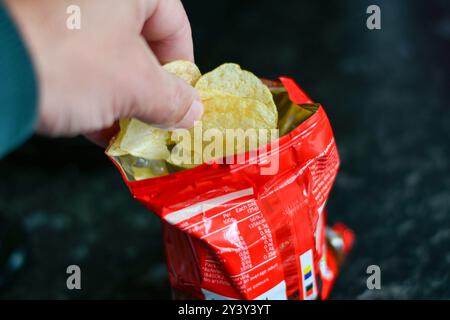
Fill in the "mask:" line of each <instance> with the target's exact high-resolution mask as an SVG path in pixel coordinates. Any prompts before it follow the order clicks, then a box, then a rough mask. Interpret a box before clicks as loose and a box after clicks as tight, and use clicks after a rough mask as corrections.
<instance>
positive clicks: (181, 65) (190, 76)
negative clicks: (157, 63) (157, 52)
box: [163, 60, 202, 86]
mask: <svg viewBox="0 0 450 320" xmlns="http://www.w3.org/2000/svg"><path fill="white" fill-rule="evenodd" d="M163 68H164V69H165V70H166V71H168V72H170V73H173V74H174V75H176V76H178V77H180V78H181V79H183V80H184V81H186V82H187V83H189V84H190V85H191V86H194V85H195V84H196V83H197V80H198V79H199V78H200V77H201V75H202V74H201V73H200V70H199V69H198V67H197V66H196V65H195V64H194V63H192V62H190V61H184V60H177V61H173V62H170V63H168V64H165V65H164V66H163Z"/></svg>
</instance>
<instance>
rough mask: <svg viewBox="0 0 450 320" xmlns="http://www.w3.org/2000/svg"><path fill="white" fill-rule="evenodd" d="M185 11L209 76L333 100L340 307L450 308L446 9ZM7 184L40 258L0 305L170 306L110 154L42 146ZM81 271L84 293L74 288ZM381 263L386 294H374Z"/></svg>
mask: <svg viewBox="0 0 450 320" xmlns="http://www.w3.org/2000/svg"><path fill="white" fill-rule="evenodd" d="M184 3H185V6H186V9H187V11H188V13H189V15H190V17H191V22H192V27H193V32H194V38H195V47H196V56H197V63H198V64H199V66H200V67H201V69H202V70H210V69H212V68H213V67H215V66H217V65H218V64H221V63H223V62H227V61H232V62H237V63H240V64H241V65H242V66H243V67H244V68H246V69H249V70H252V71H254V72H255V73H256V74H258V75H260V76H264V77H269V78H271V77H272V78H273V77H276V76H278V75H290V76H293V77H295V78H296V79H297V80H298V82H299V83H300V84H301V85H302V86H303V87H304V89H305V90H306V91H307V92H309V93H310V95H311V96H312V97H313V98H314V99H315V100H316V101H319V102H321V103H323V105H324V106H325V109H326V111H327V113H328V115H329V117H330V120H331V123H332V125H333V128H334V131H335V135H336V139H337V143H338V147H339V151H340V156H341V161H342V165H341V170H340V173H339V175H338V179H337V181H336V184H335V187H334V189H333V192H332V196H331V198H330V201H329V219H330V220H331V222H335V221H343V222H345V223H346V224H348V225H349V226H350V227H352V228H353V229H354V230H355V232H356V234H357V242H356V245H355V248H354V250H353V252H352V254H351V257H350V260H349V261H348V263H347V265H346V266H345V267H344V269H343V271H342V274H341V276H340V278H339V280H338V282H337V284H336V287H335V289H334V291H333V294H332V298H335V299H343V298H344V299H354V298H357V299H364V298H367V299H377V298H405V299H409V298H425V299H430V298H438V299H442V298H447V299H448V298H450V288H449V283H450V161H449V159H450V139H449V138H450V106H449V92H448V89H449V84H450V81H449V70H450V65H449V64H450V60H449V58H448V57H449V53H450V8H449V7H450V6H449V2H448V1H445V0H442V1H439V0H433V1H377V2H376V4H378V5H380V7H381V10H382V29H381V30H378V31H369V30H368V29H367V28H366V26H365V21H366V17H367V15H366V13H365V12H366V8H367V6H368V5H370V4H373V3H372V2H371V1H350V0H346V1H325V0H322V1H312V0H311V1H299V0H291V1H289V0H286V1H281V0H280V1H277V2H275V3H274V2H273V1H268V0H246V1H237V0H234V1H231V0H226V1H225V0H223V1H218V0H216V1H198V0H190V1H184ZM0 177H1V181H0V212H1V216H2V217H3V218H4V219H7V220H8V221H11V222H10V223H11V224H13V222H18V223H19V224H22V225H23V228H24V230H25V233H26V237H25V239H26V240H24V241H25V242H26V246H27V248H28V249H27V251H26V252H27V253H26V254H24V256H23V257H22V258H24V259H23V261H24V263H23V267H22V268H18V272H17V274H16V275H15V276H14V279H13V280H12V281H10V283H8V284H7V285H6V286H3V287H1V288H0V297H3V298H5V297H6V298H79V297H83V298H168V297H169V296H170V294H169V288H168V282H167V279H166V271H165V262H164V256H163V252H162V242H161V234H160V230H159V222H158V220H157V219H156V218H155V217H154V216H152V215H151V214H150V213H148V212H147V211H146V210H145V209H144V208H143V207H141V206H140V205H139V204H137V203H135V202H134V201H133V200H132V199H131V196H130V195H129V193H128V190H127V189H126V187H125V185H124V184H123V182H122V181H121V178H120V176H119V174H118V172H116V170H115V168H113V166H112V164H111V163H109V162H108V160H107V159H106V157H105V156H104V155H103V154H102V151H101V150H99V149H97V148H96V147H94V146H91V145H89V144H88V143H87V142H85V141H83V140H82V139H78V140H56V141H55V140H47V139H43V138H34V139H32V140H31V141H29V142H28V143H27V144H26V145H25V146H23V147H22V148H21V149H19V150H17V152H15V153H14V154H12V155H11V156H9V157H8V158H6V159H3V160H0ZM18 232H19V231H18ZM19 258H20V257H19ZM19 260H20V259H19ZM19 262H20V261H19ZM70 264H78V265H80V266H81V268H82V272H83V283H82V285H83V290H81V291H80V292H71V291H68V290H67V289H66V286H65V281H66V274H65V268H66V267H67V266H68V265H70ZM371 264H376V265H379V266H380V267H381V271H382V278H381V284H382V290H379V291H370V290H367V288H366V278H367V275H366V268H367V266H368V265H371ZM19 267H20V264H19Z"/></svg>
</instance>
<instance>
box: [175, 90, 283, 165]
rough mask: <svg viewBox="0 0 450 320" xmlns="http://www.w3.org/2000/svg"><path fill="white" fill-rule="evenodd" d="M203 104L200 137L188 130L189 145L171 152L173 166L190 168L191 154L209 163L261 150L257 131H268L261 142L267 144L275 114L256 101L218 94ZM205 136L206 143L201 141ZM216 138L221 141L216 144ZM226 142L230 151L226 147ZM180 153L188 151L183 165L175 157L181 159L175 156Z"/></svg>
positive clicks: (192, 160) (274, 121)
mask: <svg viewBox="0 0 450 320" xmlns="http://www.w3.org/2000/svg"><path fill="white" fill-rule="evenodd" d="M203 104H204V108H205V109H204V113H203V118H202V123H201V125H202V134H203V136H198V135H195V134H194V130H195V129H194V128H193V129H191V130H190V136H191V137H192V139H191V141H187V143H188V145H187V146H185V145H184V144H180V143H179V144H177V145H176V146H175V148H174V149H173V150H172V155H171V156H172V158H173V159H171V161H172V163H173V164H175V165H178V166H182V167H185V168H189V167H191V166H190V164H192V163H195V162H196V161H197V160H196V161H194V156H195V153H194V152H196V155H197V157H198V156H199V155H200V154H201V155H200V159H201V162H209V161H211V160H212V159H217V158H222V157H224V156H228V155H231V154H234V153H236V152H237V153H241V152H244V151H248V150H251V149H256V148H258V147H260V146H258V140H259V138H260V136H259V134H260V133H259V130H260V129H267V131H266V132H267V135H265V136H264V137H265V138H264V139H265V140H264V141H266V142H267V141H268V140H267V137H268V136H269V134H270V132H269V130H270V129H275V128H276V127H277V114H276V113H273V112H272V110H271V109H269V108H268V107H267V106H266V105H265V104H263V103H262V102H261V101H258V100H255V99H250V98H241V97H236V96H224V95H222V96H220V95H219V96H216V97H213V98H209V99H207V100H204V101H203ZM227 129H233V130H227ZM236 129H240V130H236ZM248 129H254V130H248ZM207 136H208V137H209V138H208V139H209V141H203V139H206V137H207ZM194 139H197V140H198V141H195V140H194ZM216 139H220V140H219V141H217V142H216ZM250 141H252V142H250ZM177 142H178V141H177ZM216 143H217V144H216ZM227 143H228V144H230V145H231V146H232V148H227ZM194 145H197V146H200V148H201V150H198V148H197V149H196V148H195V147H194ZM252 146H253V147H252ZM184 150H185V151H184ZM174 151H175V152H174ZM181 152H187V153H186V154H187V161H186V162H182V161H181V162H180V160H179V159H177V157H178V158H180V157H179V156H177V154H178V153H181ZM174 153H175V154H174ZM183 154H184V153H183ZM184 159H186V158H184Z"/></svg>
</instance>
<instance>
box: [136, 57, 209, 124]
mask: <svg viewBox="0 0 450 320" xmlns="http://www.w3.org/2000/svg"><path fill="white" fill-rule="evenodd" d="M156 63H157V62H156ZM152 69H153V71H154V72H152V74H151V75H150V78H149V79H148V81H146V86H148V87H147V88H146V89H144V90H143V92H142V94H141V95H140V96H141V98H140V99H139V100H140V102H139V103H138V108H139V109H140V111H139V112H138V114H137V115H136V117H137V118H138V119H140V120H142V121H144V122H147V123H150V124H152V125H154V126H156V127H159V128H163V129H168V130H169V129H170V130H174V129H178V128H186V129H189V128H192V127H193V126H194V122H195V121H198V120H200V119H201V117H202V115H203V104H202V103H201V101H200V98H199V95H198V93H197V91H196V90H195V89H194V88H193V87H192V86H190V85H189V84H188V83H186V82H185V81H184V80H182V79H180V78H178V77H177V76H175V75H173V74H171V73H169V72H167V71H166V70H164V69H163V68H162V67H161V66H160V65H159V63H157V67H156V70H155V68H152Z"/></svg>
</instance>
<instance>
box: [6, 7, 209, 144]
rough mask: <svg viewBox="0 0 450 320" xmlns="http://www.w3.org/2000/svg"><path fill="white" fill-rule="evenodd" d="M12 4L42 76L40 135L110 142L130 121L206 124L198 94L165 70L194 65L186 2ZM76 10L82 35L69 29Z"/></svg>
mask: <svg viewBox="0 0 450 320" xmlns="http://www.w3.org/2000/svg"><path fill="white" fill-rule="evenodd" d="M5 2H6V4H7V6H8V7H9V9H10V11H11V13H12V15H13V17H14V18H15V20H16V22H17V24H18V26H19V29H20V30H21V32H22V34H23V37H24V39H25V42H26V44H27V46H28V48H29V51H30V53H31V57H32V60H33V62H34V65H35V69H36V73H37V77H38V82H39V102H38V105H39V116H38V121H37V132H39V133H41V134H45V135H49V136H73V135H77V134H88V133H91V135H90V136H91V138H92V139H94V140H95V141H96V142H100V143H101V142H103V143H104V142H105V141H104V139H105V134H103V133H104V132H105V131H102V130H103V129H105V128H109V127H111V126H112V125H113V124H114V123H115V121H116V120H118V119H120V118H123V117H134V118H138V119H140V120H142V121H145V122H147V123H149V124H153V125H156V126H159V127H161V128H189V127H191V126H192V125H193V123H194V121H195V120H199V119H200V118H201V115H202V113H203V106H202V104H201V102H200V101H199V98H198V95H197V93H196V91H195V90H194V89H193V88H192V87H190V86H189V85H188V84H186V83H185V82H184V81H182V80H181V79H178V78H177V77H175V76H174V75H171V74H169V73H168V72H166V71H165V70H163V69H162V68H161V64H164V63H166V62H170V61H172V60H180V59H183V60H191V61H193V59H194V57H193V45H192V36H191V28H190V24H189V21H188V18H187V16H186V13H185V11H184V9H183V6H182V4H181V2H180V0H126V1H124V0H6V1H5ZM69 5H78V6H79V7H80V8H81V29H80V30H69V29H68V28H67V27H66V19H67V17H68V15H67V14H66V8H67V7H68V6H69ZM99 132H102V133H99ZM102 140H103V141H102Z"/></svg>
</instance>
